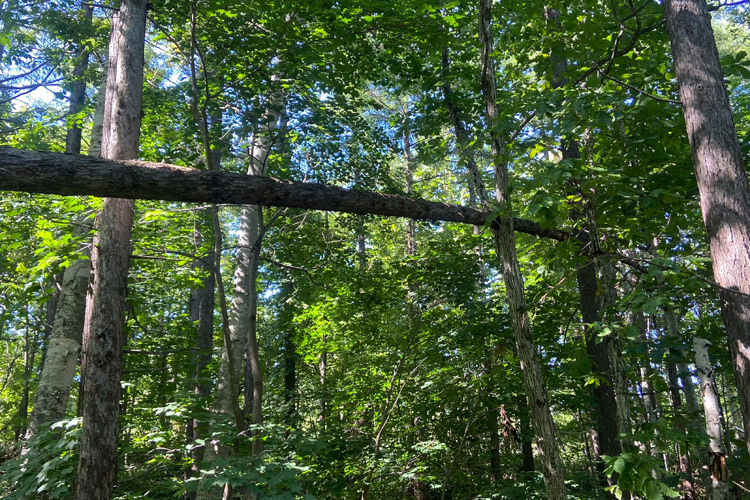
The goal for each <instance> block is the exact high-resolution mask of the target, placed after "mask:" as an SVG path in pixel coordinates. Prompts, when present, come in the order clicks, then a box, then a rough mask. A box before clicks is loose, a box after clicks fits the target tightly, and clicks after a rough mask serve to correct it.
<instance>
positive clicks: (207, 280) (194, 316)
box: [186, 208, 216, 498]
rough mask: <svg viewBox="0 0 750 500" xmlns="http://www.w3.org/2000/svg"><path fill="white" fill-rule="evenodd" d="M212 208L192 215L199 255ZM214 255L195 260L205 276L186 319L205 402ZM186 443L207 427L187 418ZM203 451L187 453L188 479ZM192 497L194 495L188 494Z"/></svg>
mask: <svg viewBox="0 0 750 500" xmlns="http://www.w3.org/2000/svg"><path fill="white" fill-rule="evenodd" d="M214 210H216V209H215V208H209V209H206V210H202V211H201V212H199V214H197V216H196V222H195V229H194V230H193V239H194V242H195V248H196V252H198V253H199V254H200V253H202V249H203V248H205V247H206V244H211V245H212V246H211V248H213V241H214V234H213V224H212V219H213V211H214ZM213 262H214V252H213V250H212V251H210V252H208V253H207V254H206V256H205V257H204V258H201V259H196V260H195V261H194V263H193V267H194V268H195V269H197V270H200V271H202V272H204V273H205V277H204V278H203V281H202V286H201V287H200V288H195V289H193V290H192V291H191V292H190V320H191V321H192V322H193V323H195V324H196V327H197V330H198V331H197V348H198V351H197V352H196V355H195V389H194V392H195V395H196V397H197V398H198V399H199V400H201V401H208V398H209V396H210V394H211V385H210V383H209V382H208V381H207V376H208V374H207V373H206V369H207V368H208V365H209V363H210V362H211V354H212V349H213V334H214V308H215V305H216V300H215V299H216V297H215V288H216V287H215V286H214V283H215V273H214V270H213ZM186 434H187V436H186V437H187V443H188V444H189V445H194V444H195V441H196V440H198V439H204V440H205V439H206V437H207V434H208V425H207V423H206V422H201V421H199V420H198V419H188V422H187V429H186ZM204 452H205V448H201V447H198V446H193V447H192V448H191V451H190V457H191V459H192V464H191V467H189V468H188V470H186V475H187V476H188V477H191V476H197V475H198V474H199V472H200V468H201V462H202V460H203V454H204ZM190 498H195V493H192V494H191V495H190Z"/></svg>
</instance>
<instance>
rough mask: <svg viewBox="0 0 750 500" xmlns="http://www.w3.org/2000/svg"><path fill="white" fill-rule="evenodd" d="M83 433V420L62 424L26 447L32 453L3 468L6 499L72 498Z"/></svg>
mask: <svg viewBox="0 0 750 500" xmlns="http://www.w3.org/2000/svg"><path fill="white" fill-rule="evenodd" d="M80 433H81V421H80V419H72V420H62V421H60V422H56V423H54V424H52V425H51V426H45V427H44V428H42V429H40V431H39V432H38V433H37V434H36V435H35V436H34V437H33V438H32V439H31V440H30V441H29V442H28V443H26V444H27V446H28V448H29V451H28V453H26V454H23V455H18V456H16V457H15V458H12V459H10V460H6V461H4V462H3V463H2V464H0V477H1V478H2V479H1V480H0V494H2V497H3V498H6V499H8V500H25V499H33V498H40V497H46V498H69V497H70V494H71V489H70V485H71V484H72V479H73V477H74V475H75V470H76V467H77V465H78V453H77V447H78V439H79V437H80ZM8 451H9V452H11V453H17V452H18V450H8Z"/></svg>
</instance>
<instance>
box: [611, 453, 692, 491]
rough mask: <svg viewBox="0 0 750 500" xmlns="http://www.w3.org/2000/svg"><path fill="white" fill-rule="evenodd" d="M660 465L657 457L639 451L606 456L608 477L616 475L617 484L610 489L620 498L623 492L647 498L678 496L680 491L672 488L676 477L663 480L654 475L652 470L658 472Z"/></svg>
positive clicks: (675, 482) (675, 483)
mask: <svg viewBox="0 0 750 500" xmlns="http://www.w3.org/2000/svg"><path fill="white" fill-rule="evenodd" d="M660 467H661V466H660V463H659V460H658V459H656V458H654V457H652V456H651V455H647V454H645V453H640V452H625V453H622V454H620V455H619V456H617V457H608V458H607V474H608V475H609V476H610V477H612V476H613V475H614V474H617V475H618V476H617V484H616V485H615V486H612V487H611V491H612V492H613V493H614V494H615V496H616V497H617V498H622V496H623V494H624V493H625V492H629V493H631V494H633V495H638V496H640V497H643V498H646V499H648V500H662V499H664V498H679V496H680V493H679V492H678V491H677V490H675V489H673V487H676V486H677V477H672V478H666V479H664V480H660V479H657V478H655V477H654V472H655V471H657V473H659V472H658V471H660Z"/></svg>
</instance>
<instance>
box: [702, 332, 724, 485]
mask: <svg viewBox="0 0 750 500" xmlns="http://www.w3.org/2000/svg"><path fill="white" fill-rule="evenodd" d="M693 347H694V349H695V368H696V371H697V372H698V377H699V378H700V381H701V395H702V396H703V410H704V412H705V414H706V432H707V433H708V438H709V441H710V442H709V451H708V456H709V461H710V464H709V470H710V471H711V480H712V482H713V496H712V498H713V500H723V499H725V498H727V497H728V495H729V485H728V484H727V479H728V476H729V473H728V471H727V466H726V448H724V430H723V425H722V424H723V420H724V417H723V415H722V412H721V405H720V403H719V393H718V391H717V389H716V382H715V381H714V376H713V373H714V371H713V368H712V367H711V361H710V360H709V356H708V348H709V347H711V343H710V342H709V341H707V340H705V339H702V338H699V337H695V338H694V339H693Z"/></svg>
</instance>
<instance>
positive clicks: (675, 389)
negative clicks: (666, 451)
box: [664, 306, 696, 500]
mask: <svg viewBox="0 0 750 500" xmlns="http://www.w3.org/2000/svg"><path fill="white" fill-rule="evenodd" d="M664 310H665V311H666V310H670V311H671V308H669V307H668V306H667V307H665V308H664ZM665 316H666V313H665ZM672 320H673V321H674V322H675V325H674V326H672V325H669V324H667V328H666V335H667V336H668V337H672V336H673V331H676V329H677V326H676V323H677V320H676V319H675V318H674V313H672ZM673 328H674V330H673ZM671 355H672V353H670V358H671ZM670 358H667V360H666V368H667V370H666V371H667V382H668V384H669V395H670V399H671V401H672V408H673V411H674V413H675V414H679V413H680V412H681V408H682V397H681V396H680V386H679V377H678V375H677V364H676V363H675V362H674V361H673V360H672V359H670ZM677 428H678V429H679V430H680V431H684V425H682V424H678V427H677ZM675 451H676V452H677V456H678V460H679V463H680V476H681V477H682V480H681V488H682V495H683V498H684V499H685V500H694V499H695V498H696V492H695V486H694V485H693V471H692V467H691V466H690V452H689V448H688V445H687V443H685V442H681V443H677V445H676V447H675Z"/></svg>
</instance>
